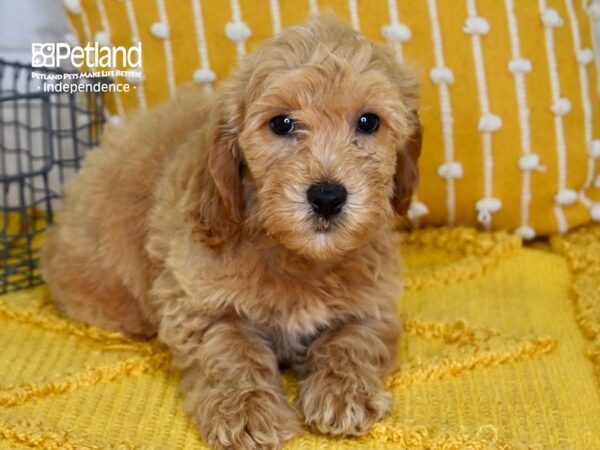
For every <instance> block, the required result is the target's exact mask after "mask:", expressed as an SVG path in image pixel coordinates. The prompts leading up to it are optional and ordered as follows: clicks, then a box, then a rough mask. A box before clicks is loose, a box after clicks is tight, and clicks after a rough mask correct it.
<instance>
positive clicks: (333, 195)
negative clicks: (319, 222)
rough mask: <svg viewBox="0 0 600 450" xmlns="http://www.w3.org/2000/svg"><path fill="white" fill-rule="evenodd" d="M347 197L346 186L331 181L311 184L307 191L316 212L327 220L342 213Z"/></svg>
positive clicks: (309, 201) (309, 200)
mask: <svg viewBox="0 0 600 450" xmlns="http://www.w3.org/2000/svg"><path fill="white" fill-rule="evenodd" d="M347 197H348V192H347V191H346V188H345V187H344V186H342V185H341V184H338V183H332V182H329V181H323V182H319V183H315V184H311V185H310V187H309V188H308V190H307V191H306V198H307V199H308V203H310V205H311V206H312V209H313V211H314V212H315V214H317V215H318V216H319V217H322V218H323V219H326V220H329V219H331V218H332V217H334V216H336V215H338V214H339V213H340V211H341V210H342V208H343V206H344V203H346V198H347Z"/></svg>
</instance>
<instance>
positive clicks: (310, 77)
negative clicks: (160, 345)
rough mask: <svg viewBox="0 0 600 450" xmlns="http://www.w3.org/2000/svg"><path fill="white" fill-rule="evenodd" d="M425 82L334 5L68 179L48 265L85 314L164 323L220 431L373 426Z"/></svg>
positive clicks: (230, 442)
mask: <svg viewBox="0 0 600 450" xmlns="http://www.w3.org/2000/svg"><path fill="white" fill-rule="evenodd" d="M416 93H417V82H416V78H415V76H414V75H413V73H412V72H411V71H410V70H408V69H407V68H406V67H404V66H402V65H400V64H399V63H398V62H397V60H396V59H395V57H394V55H393V53H392V52H391V51H388V50H386V49H384V48H380V47H378V46H377V45H375V44H373V43H371V42H370V41H369V40H367V39H366V38H365V37H364V36H362V35H361V34H359V33H358V32H356V31H353V30H352V29H351V28H349V27H347V26H346V25H343V24H342V23H340V22H337V21H335V20H334V19H332V18H327V19H313V20H312V21H310V22H309V23H308V24H307V25H305V26H296V27H292V28H289V29H287V30H285V31H284V32H282V33H281V34H279V35H278V36H276V37H275V38H273V39H272V40H271V41H269V42H267V43H266V44H265V45H264V46H263V47H262V48H260V49H259V50H257V51H256V52H255V53H254V54H253V55H251V56H249V57H247V58H246V59H245V60H244V61H243V63H242V64H241V66H240V67H239V69H238V70H237V71H236V72H235V73H234V75H233V76H232V78H231V79H230V80H229V81H226V82H223V83H222V84H221V85H220V86H219V87H218V89H217V91H216V92H215V93H214V94H211V95H205V94H201V93H199V92H197V91H195V90H193V89H192V90H187V91H184V92H183V93H182V94H180V95H179V96H178V97H176V98H175V99H174V100H172V101H170V102H169V103H167V104H165V105H164V106H162V107H160V108H158V109H155V110H153V111H149V112H144V113H141V114H139V115H138V116H137V117H135V118H133V119H131V120H130V121H129V122H128V123H126V124H125V125H124V126H123V127H120V128H114V129H110V130H108V132H107V133H106V135H105V137H104V140H103V144H102V147H101V148H100V149H97V150H94V151H92V152H91V153H89V155H88V156H87V160H86V162H85V165H84V167H83V169H82V170H81V172H80V173H79V175H78V176H77V177H76V178H75V179H74V180H73V182H72V183H71V184H70V185H69V186H68V187H67V189H66V193H65V198H64V207H63V209H62V212H61V214H60V215H59V218H58V220H57V222H56V224H55V225H54V226H53V227H52V228H51V230H50V231H49V232H48V235H47V238H46V241H45V244H44V248H43V256H42V258H43V261H42V262H43V273H44V276H45V279H46V281H47V283H48V285H49V287H50V290H51V291H52V293H53V295H54V296H55V298H56V301H57V303H58V305H59V306H60V307H61V308H62V309H63V310H64V311H65V312H66V313H67V314H68V315H69V316H71V317H73V318H74V319H77V320H80V321H83V322H87V323H91V324H96V325H99V326H102V327H106V328H110V329H114V330H120V331H122V332H124V333H127V334H129V335H134V336H142V337H150V336H153V335H155V334H157V335H158V338H159V339H160V340H161V341H163V342H164V343H166V344H167V345H168V346H169V348H170V351H171V353H172V359H173V363H174V365H175V366H176V367H178V368H179V369H181V370H182V372H183V378H182V388H183V391H184V393H185V407H186V409H187V411H188V412H189V414H190V416H191V419H192V420H193V422H194V423H195V424H196V425H197V426H198V428H199V430H200V433H201V435H202V437H203V438H204V439H205V441H206V442H207V443H208V444H209V445H211V446H212V447H213V448H278V447H280V446H281V445H282V444H283V443H284V442H285V441H286V440H288V439H290V438H291V437H292V436H294V435H296V434H297V433H299V432H300V431H301V421H300V419H299V417H298V415H297V414H296V412H295V411H294V409H293V408H292V407H291V406H290V404H289V403H288V402H287V400H286V397H285V394H284V391H283V389H282V383H281V380H280V373H279V368H280V367H281V366H284V365H285V366H287V367H292V368H293V369H295V370H296V371H297V372H298V373H299V375H300V377H301V381H300V382H299V385H298V404H297V406H298V409H299V410H300V412H301V414H302V415H303V416H304V422H305V423H306V424H307V425H308V426H310V427H313V428H314V429H316V430H318V431H320V432H323V433H330V434H333V435H362V434H364V433H366V432H368V430H369V428H370V427H371V425H372V424H373V423H374V422H376V421H377V420H379V419H380V418H381V417H382V416H383V415H384V414H386V412H387V411H388V410H389V408H390V395H389V393H387V392H386V391H385V389H384V378H385V376H386V374H388V373H389V371H390V370H392V369H393V368H394V365H395V356H396V343H397V340H398V337H399V333H400V330H401V324H400V321H399V318H398V313H397V311H396V301H397V299H398V296H399V294H400V284H399V281H398V272H399V256H398V253H399V251H398V244H399V237H398V234H397V233H396V232H395V231H394V224H395V219H394V216H395V215H400V216H402V215H403V214H405V213H406V211H407V208H408V205H409V203H410V198H411V194H412V192H413V189H414V187H415V185H416V182H417V165H416V162H417V158H418V155H419V152H420V143H421V128H420V125H419V121H418V118H417V104H416Z"/></svg>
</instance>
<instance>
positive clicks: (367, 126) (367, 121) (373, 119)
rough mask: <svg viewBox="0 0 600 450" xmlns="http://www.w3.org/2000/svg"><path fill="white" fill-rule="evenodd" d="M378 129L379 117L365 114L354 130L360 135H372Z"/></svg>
mask: <svg viewBox="0 0 600 450" xmlns="http://www.w3.org/2000/svg"><path fill="white" fill-rule="evenodd" d="M378 129H379V117H377V116H376V115H375V114H373V113H365V114H363V115H362V116H360V118H359V119H358V123H357V124H356V130H357V131H358V132H360V133H365V134H372V133H375V132H376V131H377V130H378Z"/></svg>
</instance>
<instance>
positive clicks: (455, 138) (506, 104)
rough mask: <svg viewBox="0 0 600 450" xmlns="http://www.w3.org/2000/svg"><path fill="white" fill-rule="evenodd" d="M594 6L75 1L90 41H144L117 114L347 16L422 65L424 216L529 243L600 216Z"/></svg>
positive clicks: (553, 0)
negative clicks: (299, 30) (295, 30)
mask: <svg viewBox="0 0 600 450" xmlns="http://www.w3.org/2000/svg"><path fill="white" fill-rule="evenodd" d="M585 3H586V2H585V1H581V0H529V1H517V0H464V1H458V0H457V1H452V2H450V1H442V0H427V1H425V0H422V1H413V2H407V1H405V2H400V1H394V0H369V1H366V0H360V1H359V0H270V1H269V0H203V1H200V0H192V1H169V2H167V1H166V0H156V1H147V0H146V1H142V0H124V1H117V0H64V4H65V6H66V8H67V11H68V13H69V18H70V20H71V23H72V25H73V28H74V30H75V32H76V33H77V35H78V37H79V39H80V41H82V42H87V41H98V42H100V43H101V44H102V43H108V42H110V43H111V44H113V45H125V46H129V45H131V44H132V43H137V41H139V40H141V42H142V43H143V75H144V81H142V82H138V83H137V84H136V85H135V86H136V89H134V90H133V91H132V92H131V93H129V94H119V95H115V96H113V97H112V98H110V99H109V102H108V103H109V109H110V111H111V113H113V114H116V115H122V114H124V113H125V112H126V111H129V110H132V109H135V108H145V107H147V106H149V105H152V104H156V103H158V102H161V101H163V100H166V99H167V98H169V96H170V95H172V94H173V92H174V90H175V86H176V85H178V84H181V83H186V82H189V81H191V80H195V81H196V82H198V83H200V84H203V85H205V89H211V87H212V85H213V84H214V83H218V82H219V80H221V79H223V78H225V77H227V75H228V73H229V72H230V71H231V70H232V68H233V67H234V66H235V64H236V61H237V60H238V58H240V57H242V56H243V55H244V54H245V53H247V52H250V51H252V49H253V48H254V47H255V46H257V45H258V44H260V43H261V42H262V41H264V40H265V39H266V38H268V37H269V36H271V35H272V34H273V33H274V32H276V31H278V30H279V29H281V28H282V27H286V26H288V25H292V24H294V23H298V22H302V21H303V20H305V19H306V18H307V17H308V16H309V14H310V13H311V12H318V11H324V10H333V11H334V12H335V13H336V14H337V15H338V16H339V17H340V18H342V19H343V20H346V21H348V22H349V23H351V24H352V25H353V26H354V27H355V28H358V29H360V30H361V31H362V32H363V33H365V34H366V35H367V36H369V37H370V38H372V39H374V40H376V41H382V42H383V41H388V42H390V43H391V45H393V46H395V47H396V49H397V50H398V55H399V57H400V58H403V59H405V60H406V61H410V62H411V63H413V64H414V65H416V66H417V67H418V68H420V70H421V74H422V101H421V118H422V120H423V124H424V128H425V137H424V148H423V156H422V160H421V173H422V178H421V186H420V188H419V191H418V194H417V196H416V198H415V201H414V202H413V205H412V207H411V210H410V217H411V219H412V220H413V222H414V223H415V224H416V225H418V224H432V225H442V224H450V225H454V224H463V225H477V226H480V227H481V228H484V229H508V230H513V231H515V232H516V233H517V234H519V235H520V236H522V237H524V238H526V239H529V238H532V237H534V236H536V235H545V234H549V233H554V232H557V231H558V232H565V231H567V230H568V229H570V228H573V227H576V226H578V225H582V224H584V223H587V222H589V221H590V219H591V218H593V219H594V220H598V221H600V175H599V170H598V166H600V121H599V117H600V108H599V104H598V78H597V77H598V74H597V72H598V71H597V66H596V65H595V64H594V61H593V59H594V56H595V47H594V41H593V33H592V29H591V28H592V26H591V25H592V19H593V18H594V17H596V18H598V17H600V5H594V6H587V7H586V6H585V5H584V4H585ZM596 64H597V63H596ZM120 81H122V80H120Z"/></svg>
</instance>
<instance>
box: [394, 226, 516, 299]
mask: <svg viewBox="0 0 600 450" xmlns="http://www.w3.org/2000/svg"><path fill="white" fill-rule="evenodd" d="M403 242H404V243H406V244H410V245H416V246H419V247H424V248H439V249H442V250H445V251H447V252H449V253H453V254H457V255H460V256H462V257H461V259H459V260H457V261H453V262H450V263H445V264H444V265H442V266H439V267H433V268H426V269H416V270H407V271H406V273H405V274H404V276H403V281H404V287H405V289H407V290H419V289H423V288H424V287H429V286H435V285H440V284H450V283H458V282H461V281H464V280H468V279H471V278H475V277H477V276H480V275H482V274H484V273H485V272H486V271H487V270H489V269H490V268H492V267H494V266H496V265H497V264H498V263H499V262H500V261H502V260H503V259H504V258H506V257H508V256H510V255H511V254H513V253H515V252H517V251H518V250H519V249H520V248H521V239H520V238H519V237H517V236H514V235H511V234H508V233H506V232H503V231H499V232H494V233H487V234H482V233H479V232H477V231H476V230H474V229H471V228H462V227H458V228H443V229H435V228H425V229H423V230H416V231H414V232H412V233H409V234H405V235H404V236H403Z"/></svg>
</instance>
